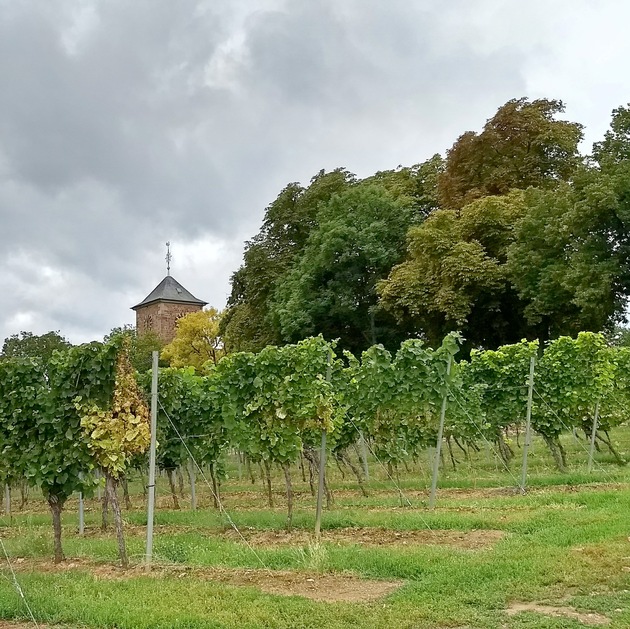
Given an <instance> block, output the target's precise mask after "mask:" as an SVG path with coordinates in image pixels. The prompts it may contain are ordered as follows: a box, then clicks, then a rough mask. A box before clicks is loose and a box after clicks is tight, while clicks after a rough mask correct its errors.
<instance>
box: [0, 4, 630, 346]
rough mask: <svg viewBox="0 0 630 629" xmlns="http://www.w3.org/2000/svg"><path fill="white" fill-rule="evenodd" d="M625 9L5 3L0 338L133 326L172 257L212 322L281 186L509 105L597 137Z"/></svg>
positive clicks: (404, 151)
mask: <svg viewBox="0 0 630 629" xmlns="http://www.w3.org/2000/svg"><path fill="white" fill-rule="evenodd" d="M621 12H625V13H626V14H627V13H628V10H627V9H626V8H625V7H622V6H620V3H618V2H615V1H614V0H609V1H607V2H606V1H603V2H601V3H598V4H597V10H596V11H595V10H594V9H593V7H592V4H591V3H589V2H587V0H576V1H571V2H569V1H568V0H558V2H555V3H553V5H549V3H544V2H542V0H534V1H533V2H529V3H527V5H524V4H515V3H513V2H509V1H507V0H479V1H478V2H475V3H470V2H466V1H465V0H453V1H451V2H448V3H438V2H430V1H428V0H427V1H421V0H418V1H415V2H409V1H403V0H397V1H396V0H394V1H392V2H388V3H383V2H380V1H377V0H342V1H338V0H320V2H317V3H314V2H309V1H308V0H293V1H291V0H264V1H260V0H257V1H254V0H251V1H249V2H248V1H246V0H242V1H237V2H235V1H228V0H223V1H219V0H215V1H205V2H204V1H194V0H181V1H180V2H167V1H165V0H136V1H134V2H124V1H123V0H110V1H108V2H96V0H92V1H88V0H85V1H81V0H50V1H49V2H46V3H27V2H15V1H13V0H0V86H1V87H0V242H1V243H2V248H1V249H0V264H2V268H3V272H2V274H0V313H2V314H0V340H1V339H2V338H4V337H5V336H7V335H8V334H11V333H14V332H18V331H19V330H21V329H31V330H33V331H35V332H45V331H47V330H49V329H60V330H61V331H62V332H63V333H66V334H68V335H69V336H71V338H72V339H73V340H77V341H78V340H87V339H91V338H94V337H98V336H101V335H102V334H104V333H106V332H107V331H108V330H109V329H110V328H111V327H112V326H114V325H120V324H122V323H124V322H129V321H132V320H133V317H132V313H130V311H129V310H128V309H129V307H130V306H132V305H133V304H134V303H137V302H138V301H140V300H141V299H142V298H143V297H144V296H145V295H146V294H147V293H148V292H149V291H150V290H151V289H152V288H153V286H154V285H155V284H157V283H158V281H159V280H160V279H161V277H162V275H163V272H164V264H163V261H162V259H163V255H164V251H163V243H164V242H165V241H166V240H171V241H172V242H174V247H175V248H174V252H175V261H174V275H175V276H176V277H177V278H178V279H179V280H180V281H181V282H182V283H183V284H184V285H186V286H187V287H188V288H189V289H190V290H191V291H192V292H193V293H195V294H197V295H198V296H199V297H202V298H204V299H206V300H208V301H210V302H211V303H212V304H215V305H217V306H222V305H223V303H224V301H225V297H226V293H227V291H228V289H229V287H228V280H229V275H230V273H231V272H232V271H233V270H235V269H236V267H237V266H238V264H239V260H240V257H241V253H242V243H243V240H244V239H245V238H247V237H249V236H251V235H252V234H253V233H254V232H255V231H256V230H257V228H258V225H259V222H260V219H261V217H262V213H263V211H264V207H265V206H266V205H267V204H268V203H269V202H270V201H271V200H272V199H273V198H274V196H275V195H276V194H277V193H278V191H279V190H280V189H281V188H282V187H283V186H284V185H285V184H286V183H287V182H289V181H295V180H299V181H303V182H304V181H307V180H308V179H309V177H310V176H311V175H312V174H314V173H315V172H317V171H318V170H319V169H320V168H334V167H337V166H346V167H348V168H349V169H350V170H353V171H354V172H357V173H358V174H359V175H361V176H366V175H369V174H371V173H372V172H374V171H376V170H378V169H383V168H391V167H395V166H396V165H398V164H412V163H415V162H418V161H421V160H422V159H425V158H426V157H428V156H430V155H431V154H432V153H434V152H436V151H440V152H443V151H444V150H445V149H447V148H448V147H449V146H450V145H451V144H452V142H453V141H454V140H455V138H456V137H457V136H458V135H459V134H460V133H462V132H463V131H465V130H467V129H470V128H479V127H481V126H482V124H483V122H484V120H485V119H486V118H488V117H490V116H491V115H492V113H493V112H494V111H495V110H496V108H497V107H498V106H499V105H500V104H501V103H502V102H505V101H506V100H508V99H509V98H513V97H518V96H522V95H531V96H550V97H560V98H564V99H565V100H567V101H568V103H569V105H570V109H569V114H570V116H571V117H573V118H574V119H577V120H580V121H581V122H584V123H586V124H587V125H590V124H591V121H594V122H593V126H594V127H595V128H596V129H597V132H598V133H601V132H602V131H603V129H604V128H605V126H606V124H607V120H608V116H609V111H610V110H611V109H612V107H614V106H617V105H619V104H622V103H623V102H625V101H626V100H628V99H627V96H626V94H627V90H628V87H629V85H628V83H630V79H627V78H626V73H625V72H624V70H623V60H624V58H627V54H625V55H624V54H623V53H624V52H625V53H627V52H630V51H628V50H626V49H627V48H628V47H629V44H627V43H625V41H626V40H625V35H624V38H623V39H621V35H622V31H621V27H622V25H623V24H624V23H625V20H624V19H622V17H623V16H621V15H620V13H621ZM625 17H627V15H625ZM611 39H612V41H616V42H617V44H616V45H617V46H618V48H619V54H618V55H617V57H618V59H617V58H615V59H613V58H612V56H613V50H612V48H611V43H610V42H611ZM587 51H588V52H587ZM607 64H608V65H607ZM615 64H617V66H615ZM578 77H579V80H578ZM600 96H601V98H599V97H600Z"/></svg>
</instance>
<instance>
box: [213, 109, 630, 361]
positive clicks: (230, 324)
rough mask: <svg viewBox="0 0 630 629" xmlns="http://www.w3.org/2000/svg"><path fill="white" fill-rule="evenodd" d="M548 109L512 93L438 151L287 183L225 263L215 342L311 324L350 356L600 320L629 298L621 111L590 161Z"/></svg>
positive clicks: (576, 132)
mask: <svg viewBox="0 0 630 629" xmlns="http://www.w3.org/2000/svg"><path fill="white" fill-rule="evenodd" d="M563 112H564V105H563V103H562V102H560V101H557V100H550V99H537V100H532V101H530V100H528V99H525V98H520V99H514V100H511V101H509V102H507V103H506V104H505V105H503V106H501V107H500V108H499V109H498V111H497V112H496V114H495V115H494V116H492V118H490V119H489V120H488V121H487V122H486V124H485V125H484V126H483V129H482V130H481V131H480V132H473V131H468V132H466V133H464V134H462V135H461V136H460V137H459V138H458V139H457V140H456V142H455V143H454V144H453V146H452V147H451V148H450V149H449V150H448V151H446V155H445V157H444V158H442V157H440V156H439V155H436V156H433V157H432V158H431V159H429V160H427V161H426V162H424V163H422V164H417V165H414V166H410V167H407V166H401V167H399V168H397V169H395V170H391V171H382V172H378V173H376V174H374V175H372V176H370V177H367V178H366V179H363V180H358V179H357V178H356V177H355V176H353V175H351V174H350V173H348V172H347V171H346V170H344V169H338V170H335V171H332V172H330V173H324V172H323V171H322V172H320V173H319V174H318V175H317V176H316V177H314V178H313V180H312V181H311V184H310V186H308V187H306V188H303V187H302V186H300V185H299V184H295V183H293V184H290V185H289V186H287V187H286V188H285V189H284V190H283V191H282V192H281V193H280V195H279V196H278V198H277V199H276V200H275V201H274V202H273V203H272V204H271V205H270V206H269V207H268V208H267V211H266V213H265V218H264V221H263V225H262V227H261V230H260V231H259V233H258V234H257V235H256V236H255V237H254V238H253V239H252V240H251V241H250V242H249V243H247V246H246V251H245V256H244V263H243V265H242V267H241V268H240V269H239V270H238V271H237V272H236V273H235V274H234V275H233V278H232V294H231V297H230V303H229V305H230V308H229V310H228V314H227V317H226V319H225V322H224V330H223V332H224V333H225V334H224V340H225V342H226V347H227V348H228V351H238V350H251V351H258V350H260V349H262V348H263V347H264V346H265V345H267V344H270V343H273V344H282V343H294V342H296V341H298V340H300V339H301V338H304V337H306V336H309V335H317V334H323V335H324V337H325V338H326V339H328V340H332V339H339V346H340V347H341V348H343V349H347V350H350V351H351V352H352V353H353V354H354V355H355V356H356V357H359V356H360V354H361V352H362V351H364V350H366V349H367V348H368V347H370V346H371V345H373V344H375V343H382V344H383V345H384V346H385V347H386V348H387V349H388V350H390V351H391V350H395V348H396V347H397V346H398V345H399V343H400V342H401V341H402V340H404V339H405V338H414V337H420V338H423V339H425V340H427V341H428V343H429V344H430V345H431V346H433V347H437V346H439V344H440V342H441V339H442V338H443V337H444V336H445V335H446V334H447V333H448V332H450V331H454V330H460V331H461V332H462V333H463V336H464V337H465V338H466V343H465V345H464V347H463V351H464V354H468V353H469V352H470V350H471V349H473V348H475V347H484V348H486V349H497V348H498V347H499V346H501V345H505V344H511V343H518V342H519V341H520V340H521V339H522V338H527V339H529V340H534V339H539V340H540V341H541V342H545V341H547V340H549V339H553V338H557V337H558V336H562V335H575V334H577V333H578V332H579V331H582V330H589V331H594V332H599V331H602V330H609V329H612V328H613V327H614V325H615V324H616V323H618V322H620V321H622V320H623V319H624V317H625V304H626V302H627V299H628V296H629V295H630V267H629V266H628V264H629V263H628V260H630V241H629V239H628V234H629V233H630V139H629V138H630V135H629V133H628V129H629V128H630V109H629V108H626V107H620V108H618V109H616V110H615V111H614V112H613V118H612V122H611V127H610V130H609V131H607V132H606V134H605V137H604V139H603V140H602V141H601V142H597V143H596V144H595V145H594V147H593V153H592V155H591V156H590V157H589V156H581V155H580V154H579V152H578V144H579V142H580V140H581V138H582V126H581V125H580V124H578V123H575V122H571V121H567V120H562V118H561V116H562V114H563Z"/></svg>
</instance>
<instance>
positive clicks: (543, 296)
mask: <svg viewBox="0 0 630 629" xmlns="http://www.w3.org/2000/svg"><path fill="white" fill-rule="evenodd" d="M629 193H630V178H616V177H614V176H611V175H609V174H606V173H600V172H597V171H589V172H585V173H583V174H582V175H581V176H580V177H579V178H578V179H577V181H576V182H575V183H574V184H573V185H571V186H569V185H568V184H564V185H562V186H561V187H559V188H558V189H556V190H529V191H528V192H527V193H526V195H525V199H526V205H527V211H526V213H525V215H524V216H523V217H522V219H521V220H520V221H519V222H518V223H517V224H516V225H515V229H514V242H513V243H512V244H511V245H510V247H509V250H508V263H507V269H508V273H509V275H510V278H511V281H512V283H513V285H514V286H515V288H516V289H517V290H518V293H519V296H520V297H521V299H523V300H524V302H525V303H526V306H525V309H524V316H525V318H526V319H527V322H528V323H529V324H530V325H533V326H537V328H538V330H539V333H540V336H541V338H543V339H546V338H555V337H557V336H559V335H563V334H571V335H574V334H577V332H579V331H581V330H590V331H595V332H597V331H600V330H602V329H605V328H609V327H611V326H612V325H613V324H614V323H615V322H617V321H620V320H622V319H623V316H624V315H623V313H624V305H625V301H626V299H627V296H628V294H629V291H630V282H629V278H630V267H629V265H628V252H629V251H630V243H629V242H628V230H629V229H630V202H629V200H628V199H630V197H629V196H628V194H629Z"/></svg>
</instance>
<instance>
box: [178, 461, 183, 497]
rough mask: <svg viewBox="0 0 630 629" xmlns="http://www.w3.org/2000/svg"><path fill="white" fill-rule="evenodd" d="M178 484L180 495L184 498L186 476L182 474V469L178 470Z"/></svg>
mask: <svg viewBox="0 0 630 629" xmlns="http://www.w3.org/2000/svg"><path fill="white" fill-rule="evenodd" d="M177 483H178V485H179V495H180V496H181V497H182V498H183V497H184V474H183V473H182V468H181V467H178V468H177Z"/></svg>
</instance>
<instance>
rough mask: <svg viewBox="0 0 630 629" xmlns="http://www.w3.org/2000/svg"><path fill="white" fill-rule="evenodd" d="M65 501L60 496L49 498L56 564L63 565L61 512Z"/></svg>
mask: <svg viewBox="0 0 630 629" xmlns="http://www.w3.org/2000/svg"><path fill="white" fill-rule="evenodd" d="M64 502H65V500H61V499H60V498H59V496H53V495H50V496H48V506H49V507H50V512H51V513H52V521H53V532H54V537H55V563H61V562H62V561H63V560H64V559H65V557H64V555H63V548H62V547H61V512H62V511H63V505H64Z"/></svg>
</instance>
